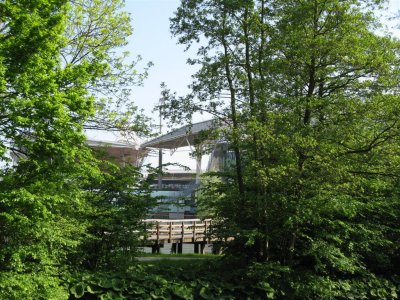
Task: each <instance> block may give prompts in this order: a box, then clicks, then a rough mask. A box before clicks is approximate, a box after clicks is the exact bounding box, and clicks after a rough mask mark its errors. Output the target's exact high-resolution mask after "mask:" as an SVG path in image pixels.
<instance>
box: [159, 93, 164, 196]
mask: <svg viewBox="0 0 400 300" xmlns="http://www.w3.org/2000/svg"><path fill="white" fill-rule="evenodd" d="M163 104H164V98H163V97H161V98H160V111H159V115H160V124H159V126H160V136H161V134H162V106H163ZM162 154H163V153H162V148H161V147H160V148H158V189H159V190H161V188H162Z"/></svg>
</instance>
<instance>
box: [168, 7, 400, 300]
mask: <svg viewBox="0 0 400 300" xmlns="http://www.w3.org/2000/svg"><path fill="white" fill-rule="evenodd" d="M382 3H383V1H358V0H354V1H336V0H328V1H319V0H317V1H314V0H313V1H308V0H306V1H300V2H299V1H279V0H276V1H264V0H260V1H247V0H243V1H213V0H186V1H182V4H181V6H180V7H179V8H178V10H177V12H176V14H175V16H174V17H173V18H172V19H171V30H172V33H173V34H174V35H175V36H177V37H178V38H179V42H180V43H182V44H186V45H187V46H188V47H192V46H196V45H199V47H198V53H197V54H198V55H197V57H196V58H195V59H193V60H192V61H191V63H193V64H199V65H200V66H201V68H200V70H199V71H198V72H197V73H196V74H195V75H194V81H193V83H192V85H191V88H192V92H191V93H190V94H189V95H187V96H184V97H177V96H176V95H175V94H173V93H171V92H170V91H169V90H167V89H165V91H164V96H165V98H166V101H165V104H164V107H163V109H164V111H165V112H166V113H165V114H166V116H167V117H168V118H169V119H170V120H172V121H173V122H175V121H180V120H181V121H183V120H185V118H190V117H191V116H192V114H193V113H195V112H204V111H205V112H208V113H210V114H212V115H213V116H214V117H215V119H216V121H215V122H216V123H217V124H218V123H219V124H221V126H219V127H218V126H215V127H216V130H218V132H219V134H220V135H221V136H222V137H223V138H224V139H225V140H226V141H227V144H228V147H229V148H228V151H231V152H232V153H234V156H235V159H236V162H235V164H234V166H231V167H229V166H228V167H227V168H226V169H225V170H223V171H224V172H221V173H219V174H218V173H213V174H209V176H210V179H209V180H208V184H207V185H206V186H205V187H204V188H203V190H202V194H201V197H202V199H203V200H202V205H203V207H205V209H206V211H208V212H211V213H212V217H213V219H215V220H218V221H219V224H220V226H218V227H216V228H215V232H214V234H215V236H216V237H218V238H220V240H221V242H222V243H223V244H224V245H225V247H226V252H227V253H231V254H233V255H244V256H247V260H248V261H249V262H251V261H253V260H254V259H256V260H257V261H259V262H263V263H264V264H266V265H269V263H277V264H279V265H282V266H284V267H287V268H289V270H290V274H296V276H295V275H293V276H288V277H287V278H286V280H287V282H286V285H287V288H286V292H285V293H286V295H291V297H294V298H296V297H299V296H300V295H301V297H304V298H330V297H334V298H346V297H347V296H348V297H354V298H357V297H359V298H362V297H364V296H366V297H374V296H373V295H370V294H368V293H369V291H368V290H370V289H369V288H368V286H369V285H374V286H379V287H380V288H382V293H384V295H382V296H381V297H382V298H389V299H390V298H394V297H395V296H394V295H395V294H396V291H395V290H394V287H395V286H396V284H395V282H396V280H395V277H396V276H398V266H399V265H398V264H399V256H398V253H399V246H400V243H399V237H400V235H399V233H400V232H399V230H398V226H396V225H395V224H398V223H399V216H400V214H399V210H398V207H399V190H398V186H399V185H398V183H399V182H398V178H399V173H398V170H399V167H400V165H399V162H400V160H399V156H398V154H399V152H398V145H399V136H400V135H399V134H400V131H399V130H400V127H399V123H398V114H399V109H400V106H399V103H400V101H399V98H398V86H399V77H398V74H399V73H398V55H399V53H398V41H397V40H395V39H393V38H392V37H390V36H382V35H377V34H376V33H375V30H376V29H377V28H379V23H378V21H377V20H376V19H375V16H374V10H377V9H378V8H379V5H381V4H382ZM182 112H185V113H184V114H182ZM227 237H234V239H233V240H232V239H227ZM348 285H350V286H351V289H352V291H353V287H354V290H357V292H354V294H351V293H347V291H346V290H345V289H346V288H345V286H348ZM380 288H378V289H380ZM383 290H384V292H383ZM393 291H394V292H393ZM374 293H376V291H375V292H374ZM363 295H364V296H363Z"/></svg>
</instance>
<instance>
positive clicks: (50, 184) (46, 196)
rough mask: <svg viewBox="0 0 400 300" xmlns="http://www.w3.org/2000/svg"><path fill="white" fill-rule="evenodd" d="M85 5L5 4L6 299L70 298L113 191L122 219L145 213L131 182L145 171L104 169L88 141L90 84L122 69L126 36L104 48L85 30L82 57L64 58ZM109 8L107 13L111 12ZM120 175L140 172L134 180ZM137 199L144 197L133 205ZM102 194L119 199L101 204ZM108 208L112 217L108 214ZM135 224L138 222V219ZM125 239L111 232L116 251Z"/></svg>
mask: <svg viewBox="0 0 400 300" xmlns="http://www.w3.org/2000/svg"><path fill="white" fill-rule="evenodd" d="M85 3H88V2H85ZM85 3H83V2H79V3H78V2H74V3H71V5H70V3H68V1H63V0H34V1H31V0H29V1H16V2H15V1H6V2H4V1H3V2H1V3H0V97H1V99H2V102H1V105H0V115H1V116H0V119H1V122H0V131H1V133H0V139H1V141H0V148H1V152H0V160H1V164H2V169H1V178H2V180H1V181H0V298H2V299H65V298H68V290H67V285H68V279H69V278H68V277H69V275H70V272H72V270H74V269H75V270H76V269H77V268H79V267H81V266H80V265H78V264H73V263H74V262H75V261H72V258H73V257H76V255H77V253H80V251H81V250H82V247H83V246H82V245H84V242H87V241H88V240H89V239H90V238H92V237H93V236H90V235H89V233H90V232H88V231H89V229H92V228H94V227H96V225H98V224H95V223H96V222H97V221H98V220H93V219H88V218H87V216H88V215H90V213H92V212H93V211H94V210H98V211H100V205H98V203H100V202H101V200H99V199H100V198H101V197H103V198H107V197H106V196H109V197H115V198H117V200H118V201H117V202H118V208H115V207H111V206H108V207H107V209H109V210H111V211H112V212H113V213H116V214H117V215H119V216H121V215H124V216H125V214H127V213H130V212H133V211H134V212H135V216H136V218H140V217H141V216H142V214H143V212H144V211H145V210H144V206H145V203H144V201H143V197H144V195H142V194H141V191H140V190H136V188H140V187H141V186H142V185H140V184H139V183H137V184H135V179H138V178H139V177H140V176H139V175H138V170H136V169H135V170H131V169H129V168H126V169H122V171H121V169H120V168H118V167H117V166H112V165H111V163H110V165H108V170H103V169H102V168H101V166H102V165H101V164H103V163H102V162H101V160H98V159H96V158H95V157H94V156H93V154H92V151H91V150H90V149H89V148H88V147H87V146H86V145H85V139H86V138H85V135H84V128H85V127H86V126H87V124H89V123H90V120H92V119H93V118H94V117H95V115H96V112H97V108H96V101H95V96H97V95H96V94H95V93H93V92H92V91H91V89H90V87H91V86H95V84H96V83H98V82H99V81H100V78H102V79H104V78H105V77H106V75H107V72H110V71H111V70H114V69H118V67H119V66H118V63H117V62H116V61H115V60H113V57H112V55H111V54H110V52H111V51H112V49H113V48H115V47H116V46H118V45H120V43H122V42H121V41H119V42H118V41H114V40H113V39H111V38H110V40H109V41H107V40H104V41H103V42H104V45H108V44H107V43H108V42H110V44H109V45H108V46H104V47H105V48H102V47H96V45H94V44H92V42H93V40H94V38H92V40H91V41H89V40H87V41H86V42H87V44H85V43H82V42H83V40H82V36H81V37H76V38H77V39H78V40H79V42H80V43H81V44H80V45H81V46H82V47H83V48H84V49H85V51H86V52H85V57H81V58H80V60H79V62H76V63H72V62H71V61H69V62H68V61H63V58H62V57H63V55H64V58H67V59H68V57H69V56H68V55H72V54H73V52H72V51H69V50H68V49H70V48H69V47H70V45H71V43H72V42H71V40H68V39H66V37H68V34H70V33H71V32H72V31H73V28H71V26H72V25H71V23H69V21H68V20H67V17H68V16H71V15H74V16H77V18H78V14H77V10H79V7H80V5H84V4H85ZM96 3H97V2H96ZM108 3H109V2H108ZM113 3H117V1H114V2H113ZM118 3H119V2H118ZM73 5H76V6H73ZM81 8H82V9H84V8H85V7H84V6H82V7H81ZM103 9H104V7H103ZM110 9H116V7H115V6H112V7H110ZM113 13H116V12H115V11H113V10H112V11H107V14H108V16H110V17H111V16H112V14H113ZM91 17H94V13H93V12H92V15H91ZM82 18H83V19H82V20H86V17H82ZM78 19H79V18H78ZM117 19H118V18H117ZM75 20H76V19H75ZM123 20H125V19H123ZM76 22H77V23H79V22H78V21H76ZM77 23H75V25H76V24H77ZM111 23H112V22H111ZM112 24H113V23H112ZM103 25H106V23H103ZM113 25H115V24H113ZM108 29H109V28H102V29H100V28H98V30H99V32H100V33H101V34H103V36H104V37H106V36H107V32H103V31H102V30H108ZM109 32H110V31H108V33H109ZM126 33H127V32H125V29H123V31H122V32H118V36H119V38H120V39H124V35H125V34H126ZM113 38H114V37H113ZM115 38H116V37H115ZM116 39H117V38H116ZM72 44H73V43H72ZM114 58H115V57H114ZM113 63H115V65H113ZM122 69H124V67H123V66H122V65H121V69H119V70H122ZM110 80H111V79H110ZM111 81H112V80H111ZM111 81H110V82H111ZM113 82H114V83H115V80H114V81H113ZM10 153H11V154H12V155H13V156H14V158H18V162H17V163H11V161H10V155H9V154H10ZM123 174H124V175H127V174H129V175H134V176H135V177H132V178H129V180H128V179H126V178H124V177H123ZM127 180H128V181H129V182H128V181H127ZM138 181H139V179H138ZM136 182H137V181H136ZM128 183H129V184H132V185H128ZM95 184H97V186H96V189H95V188H94V185H95ZM143 185H145V184H144V183H143ZM89 187H91V188H92V189H90V188H89ZM97 188H98V189H101V193H103V194H102V195H101V196H100V190H98V189H97ZM133 191H135V193H134V194H133ZM144 193H145V192H144ZM135 199H138V201H136V202H133V200H135ZM130 200H132V201H130ZM106 201H109V202H112V201H114V198H107V200H104V201H103V203H102V204H104V203H105V202H106ZM142 208H143V210H142ZM104 211H105V210H103V211H102V212H104ZM105 215H107V217H109V212H107V213H105ZM92 216H93V215H92ZM126 219H127V218H126ZM130 222H131V223H130V225H132V224H138V223H139V220H138V219H132V220H131V221H130ZM113 225H114V224H111V225H110V226H113ZM121 226H123V225H120V227H119V228H121ZM129 228H130V229H132V228H133V226H130V227H129ZM133 235H134V234H133V233H132V234H131V235H129V237H131V236H133ZM126 237H127V235H122V236H118V237H117V236H113V242H114V243H115V245H114V248H112V249H111V250H114V249H116V247H117V245H118V243H119V242H121V240H119V241H118V238H121V239H122V238H126ZM133 244H134V242H132V243H130V245H133ZM111 250H110V251H111ZM108 255H109V253H108ZM79 262H80V261H79ZM80 271H81V272H82V271H83V270H82V268H81V269H80Z"/></svg>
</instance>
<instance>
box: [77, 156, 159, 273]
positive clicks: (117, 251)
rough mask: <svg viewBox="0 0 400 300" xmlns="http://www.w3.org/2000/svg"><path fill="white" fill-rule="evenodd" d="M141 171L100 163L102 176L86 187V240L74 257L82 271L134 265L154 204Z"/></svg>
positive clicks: (118, 268)
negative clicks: (144, 222)
mask: <svg viewBox="0 0 400 300" xmlns="http://www.w3.org/2000/svg"><path fill="white" fill-rule="evenodd" d="M142 171H143V170H142V169H141V168H138V167H134V166H132V165H125V166H118V165H116V164H113V163H111V162H109V161H103V162H102V163H101V176H100V177H99V178H96V179H95V180H93V181H91V182H89V183H88V184H87V185H86V186H85V190H86V191H88V193H89V195H88V201H89V203H90V206H91V208H90V210H88V211H87V212H86V214H85V220H87V222H88V223H89V226H88V229H87V233H88V236H87V237H86V239H85V241H84V242H83V243H82V245H81V249H80V251H79V252H78V253H77V254H76V257H75V259H77V261H79V262H80V264H82V267H84V268H85V269H88V270H91V271H94V270H108V271H113V270H116V271H118V270H125V269H126V268H128V267H129V266H130V265H132V263H133V262H134V258H135V257H136V255H137V247H138V246H140V236H144V235H145V234H146V233H145V232H144V230H145V226H144V224H142V220H143V219H145V218H146V213H147V212H148V210H149V208H150V207H152V206H153V205H154V201H155V200H154V199H153V198H152V197H151V196H150V181H149V180H148V178H144V176H143V174H142ZM150 177H151V174H150V175H149V178H150Z"/></svg>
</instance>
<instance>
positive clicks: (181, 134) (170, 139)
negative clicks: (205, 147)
mask: <svg viewBox="0 0 400 300" xmlns="http://www.w3.org/2000/svg"><path fill="white" fill-rule="evenodd" d="M214 122H215V121H214V120H207V121H203V122H199V123H195V124H192V125H185V126H182V127H181V128H178V129H175V130H173V131H171V132H169V133H167V134H164V135H162V136H159V137H157V138H155V139H152V140H150V141H147V142H146V143H143V144H142V145H141V148H162V149H177V148H180V147H186V146H191V145H193V144H194V140H195V138H196V137H197V136H198V134H199V133H200V132H201V131H203V130H207V129H211V128H212V127H213V126H214Z"/></svg>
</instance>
